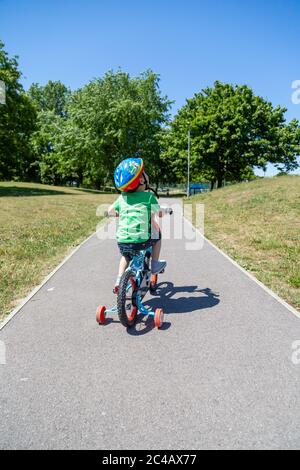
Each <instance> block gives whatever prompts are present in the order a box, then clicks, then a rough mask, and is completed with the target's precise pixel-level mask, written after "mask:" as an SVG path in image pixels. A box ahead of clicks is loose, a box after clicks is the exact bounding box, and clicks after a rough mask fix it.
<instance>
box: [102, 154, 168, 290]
mask: <svg viewBox="0 0 300 470" xmlns="http://www.w3.org/2000/svg"><path fill="white" fill-rule="evenodd" d="M114 180H115V185H116V188H117V189H118V190H119V191H121V195H120V196H119V198H118V199H117V200H116V201H115V203H114V204H113V205H112V206H111V207H110V209H109V211H108V215H110V216H113V215H114V216H116V217H119V224H118V230H117V242H118V246H119V250H120V253H121V255H122V256H121V260H120V264H119V273H118V277H117V280H116V283H115V288H114V292H115V293H117V292H118V287H119V284H120V279H121V276H122V274H123V273H124V271H125V270H126V268H127V267H128V264H129V262H130V260H131V258H132V255H133V253H134V252H135V251H139V250H143V249H145V248H148V247H149V246H152V258H151V271H152V273H153V274H157V273H159V272H160V271H162V270H163V269H164V268H165V267H166V265H167V263H166V262H165V261H163V260H159V254H160V250H161V232H160V229H159V227H158V225H157V224H156V223H155V221H154V215H155V213H157V212H159V215H162V210H161V209H160V206H159V204H158V202H157V199H156V197H155V196H154V195H153V194H152V193H149V192H147V191H146V189H147V188H148V183H149V179H148V176H147V175H146V173H145V172H144V162H143V160H142V159H141V158H127V159H126V160H123V161H122V162H121V163H120V164H119V165H118V167H117V168H116V170H115V174H114Z"/></svg>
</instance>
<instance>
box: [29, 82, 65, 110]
mask: <svg viewBox="0 0 300 470" xmlns="http://www.w3.org/2000/svg"><path fill="white" fill-rule="evenodd" d="M28 95H29V96H30V98H31V99H32V101H33V102H34V103H35V104H36V106H37V109H38V111H53V112H54V113H55V114H57V115H58V116H62V117H64V116H66V106H67V103H68V100H69V98H70V96H71V91H70V89H69V88H68V87H66V86H65V85H64V84H63V83H61V82H60V81H52V80H49V81H48V83H46V85H45V86H41V85H39V84H38V83H33V84H32V85H31V87H30V88H29V90H28Z"/></svg>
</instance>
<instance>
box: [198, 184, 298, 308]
mask: <svg viewBox="0 0 300 470" xmlns="http://www.w3.org/2000/svg"><path fill="white" fill-rule="evenodd" d="M192 200H193V202H194V203H196V202H201V203H204V204H205V235H206V236H207V238H209V239H210V240H212V241H213V242H214V243H215V244H216V245H217V246H218V247H220V248H221V249H223V250H224V251H225V252H226V253H228V254H229V255H230V256H231V257H232V258H234V259H235V260H236V261H238V262H239V264H240V265H242V266H243V267H244V268H245V269H247V270H248V271H250V272H252V273H253V274H254V275H255V276H256V277H257V279H259V280H260V281H262V282H263V283H264V284H265V285H267V286H268V287H270V288H271V289H272V290H273V291H274V292H276V293H277V294H278V295H280V296H281V297H282V298H283V299H285V300H286V301H288V302H289V303H290V304H292V305H293V306H294V307H296V308H297V309H298V310H300V176H282V177H276V178H270V179H260V180H257V181H254V182H251V183H241V184H237V185H234V186H228V187H226V188H223V189H219V190H217V191H213V192H212V193H208V194H203V195H200V196H196V197H195V198H193V199H192Z"/></svg>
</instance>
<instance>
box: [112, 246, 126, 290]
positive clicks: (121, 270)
mask: <svg viewBox="0 0 300 470" xmlns="http://www.w3.org/2000/svg"><path fill="white" fill-rule="evenodd" d="M128 265H129V259H128V258H126V257H125V256H124V255H122V256H121V259H120V263H119V272H118V277H117V279H116V282H115V287H114V293H115V294H117V293H118V287H119V284H120V280H121V277H122V274H123V273H124V271H125V270H126V269H127V268H128Z"/></svg>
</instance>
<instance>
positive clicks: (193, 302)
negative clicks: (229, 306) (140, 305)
mask: <svg viewBox="0 0 300 470" xmlns="http://www.w3.org/2000/svg"><path fill="white" fill-rule="evenodd" d="M185 293H187V294H193V295H181V296H179V297H178V295H180V294H185ZM175 296H176V297H175ZM218 297H219V295H218V294H216V293H215V292H213V291H212V290H211V289H209V288H208V287H207V288H205V289H199V288H198V286H178V287H175V286H174V284H173V283H172V282H162V283H160V284H158V286H157V290H156V292H155V293H154V295H153V296H152V298H150V299H147V300H145V302H144V305H145V306H146V307H148V308H150V309H151V310H155V309H156V308H162V309H163V311H164V313H165V314H167V315H168V316H167V318H166V317H165V321H164V324H163V326H162V328H160V330H162V331H163V330H167V329H169V328H170V326H171V323H170V322H169V321H166V319H169V318H170V317H169V315H170V314H172V313H190V312H194V311H197V310H203V309H207V308H212V307H215V306H216V305H217V304H218V303H219V302H220V300H219V298H218ZM153 328H154V320H153V317H152V316H148V315H139V318H138V321H137V323H136V325H135V326H134V327H132V328H128V329H127V332H128V334H130V335H132V336H140V335H144V334H146V333H148V332H149V331H151V330H153Z"/></svg>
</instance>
